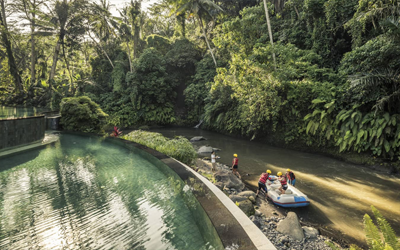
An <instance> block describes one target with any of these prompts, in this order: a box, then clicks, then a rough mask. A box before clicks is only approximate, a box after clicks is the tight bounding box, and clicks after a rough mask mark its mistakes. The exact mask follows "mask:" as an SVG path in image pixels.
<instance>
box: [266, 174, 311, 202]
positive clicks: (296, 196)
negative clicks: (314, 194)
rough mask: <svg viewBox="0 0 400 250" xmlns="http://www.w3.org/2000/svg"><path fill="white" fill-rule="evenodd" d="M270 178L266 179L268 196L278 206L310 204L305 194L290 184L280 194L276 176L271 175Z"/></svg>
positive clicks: (279, 184)
mask: <svg viewBox="0 0 400 250" xmlns="http://www.w3.org/2000/svg"><path fill="white" fill-rule="evenodd" d="M271 179H272V180H267V183H266V184H267V185H266V186H267V189H268V197H269V198H270V199H271V200H272V202H273V203H275V204H276V205H278V206H281V207H305V206H308V205H310V200H309V199H308V197H307V195H305V194H303V193H302V192H300V191H299V190H298V189H297V188H295V187H293V186H292V185H288V189H287V190H286V191H285V194H281V191H279V188H280V186H281V183H280V182H279V181H278V179H277V177H276V176H271Z"/></svg>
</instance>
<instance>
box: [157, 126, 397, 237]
mask: <svg viewBox="0 0 400 250" xmlns="http://www.w3.org/2000/svg"><path fill="white" fill-rule="evenodd" d="M156 131H158V132H161V133H162V134H164V135H165V136H168V137H174V136H178V135H182V136H186V137H187V138H189V139H190V138H191V137H194V136H204V137H205V138H207V140H206V141H199V142H195V143H194V145H195V146H198V147H199V146H201V145H211V146H212V147H216V148H220V149H221V151H219V152H217V155H218V156H220V157H221V158H220V159H219V161H220V162H221V163H225V164H228V165H231V164H232V154H233V153H237V154H238V155H239V172H240V173H241V175H242V176H243V179H244V180H245V181H247V182H248V183H250V184H251V185H252V186H254V187H256V186H257V183H258V177H259V175H260V174H261V173H262V172H265V171H266V169H271V170H272V172H273V173H277V172H278V171H282V172H286V169H287V168H290V169H292V170H293V171H294V173H295V174H296V179H297V180H296V187H298V188H299V189H300V190H301V191H302V192H304V193H305V194H306V195H308V197H309V198H310V199H311V205H310V206H309V207H304V208H296V209H292V210H293V211H295V212H297V214H298V215H299V217H302V218H304V219H305V220H306V221H308V222H311V223H316V224H319V225H321V226H322V228H328V229H329V228H331V229H335V230H338V231H340V232H342V233H343V234H344V236H345V235H348V236H350V237H351V238H353V239H355V240H356V241H357V242H358V243H360V242H361V243H362V242H365V241H364V239H365V236H364V235H365V233H364V231H363V224H362V219H363V216H364V214H366V213H369V214H370V215H372V213H371V208H370V206H371V205H373V206H375V207H376V208H377V209H379V210H380V211H381V213H382V214H383V215H384V216H385V217H386V218H387V219H388V221H389V223H390V224H391V225H392V227H393V228H394V230H395V231H396V233H397V235H398V236H400V179H399V178H396V177H393V176H390V175H387V174H381V173H377V172H375V171H373V170H370V169H368V168H364V167H361V166H357V165H354V164H350V163H345V162H342V161H339V160H336V159H332V158H329V157H325V156H321V155H318V154H309V153H303V152H298V151H293V150H287V149H283V148H277V147H271V146H268V145H265V144H262V143H257V142H250V141H248V140H244V139H238V138H233V137H229V136H225V135H221V134H218V133H213V132H209V131H205V130H201V129H187V128H166V129H158V130H156ZM247 174H248V175H247ZM283 210H284V211H290V209H283Z"/></svg>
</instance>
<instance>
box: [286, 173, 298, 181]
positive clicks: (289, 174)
mask: <svg viewBox="0 0 400 250" xmlns="http://www.w3.org/2000/svg"><path fill="white" fill-rule="evenodd" d="M286 177H287V178H288V179H289V180H294V179H296V176H295V175H294V173H293V172H292V171H290V172H289V173H288V174H286Z"/></svg>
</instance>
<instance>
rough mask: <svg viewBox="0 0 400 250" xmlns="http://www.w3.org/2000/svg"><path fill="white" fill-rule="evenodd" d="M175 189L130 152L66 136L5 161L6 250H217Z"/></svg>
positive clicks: (0, 169) (2, 212)
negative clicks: (203, 234) (49, 144)
mask: <svg viewBox="0 0 400 250" xmlns="http://www.w3.org/2000/svg"><path fill="white" fill-rule="evenodd" d="M164 167H166V166H165V165H164ZM176 183H178V184H179V181H177V180H176V178H173V177H171V176H169V177H168V176H167V175H166V174H165V173H163V172H161V171H160V169H159V167H157V166H155V165H154V164H152V163H151V162H150V161H148V160H146V159H145V158H144V157H143V155H142V156H141V155H139V154H137V153H134V152H132V151H131V150H128V149H126V148H124V147H121V146H119V145H115V144H112V143H109V142H104V141H102V140H101V139H99V138H90V137H81V136H76V135H65V134H64V135H61V139H60V141H59V142H57V143H56V145H54V146H48V147H47V148H46V149H42V150H34V151H30V152H27V153H24V154H21V155H17V156H13V157H9V158H4V159H0V249H10V250H11V249H12V250H16V249H183V250H186V249H213V247H212V246H211V245H210V243H207V241H206V239H204V237H203V236H202V232H200V230H199V228H198V227H197V223H196V221H195V220H194V218H193V215H192V212H191V210H189V209H188V205H187V202H186V200H185V194H182V187H179V185H175V184H176ZM190 195H191V194H190Z"/></svg>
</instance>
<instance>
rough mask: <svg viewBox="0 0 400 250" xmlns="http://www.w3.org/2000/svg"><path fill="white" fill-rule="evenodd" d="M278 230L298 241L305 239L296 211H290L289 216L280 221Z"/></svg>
mask: <svg viewBox="0 0 400 250" xmlns="http://www.w3.org/2000/svg"><path fill="white" fill-rule="evenodd" d="M276 230H277V231H278V232H280V233H282V234H285V235H288V236H289V237H291V238H293V239H295V240H298V241H301V240H302V239H304V233H303V228H301V225H300V222H299V218H298V217H297V215H296V213H294V212H289V213H288V215H287V217H286V218H285V219H284V220H281V221H280V222H279V223H278V227H277V228H276Z"/></svg>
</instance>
